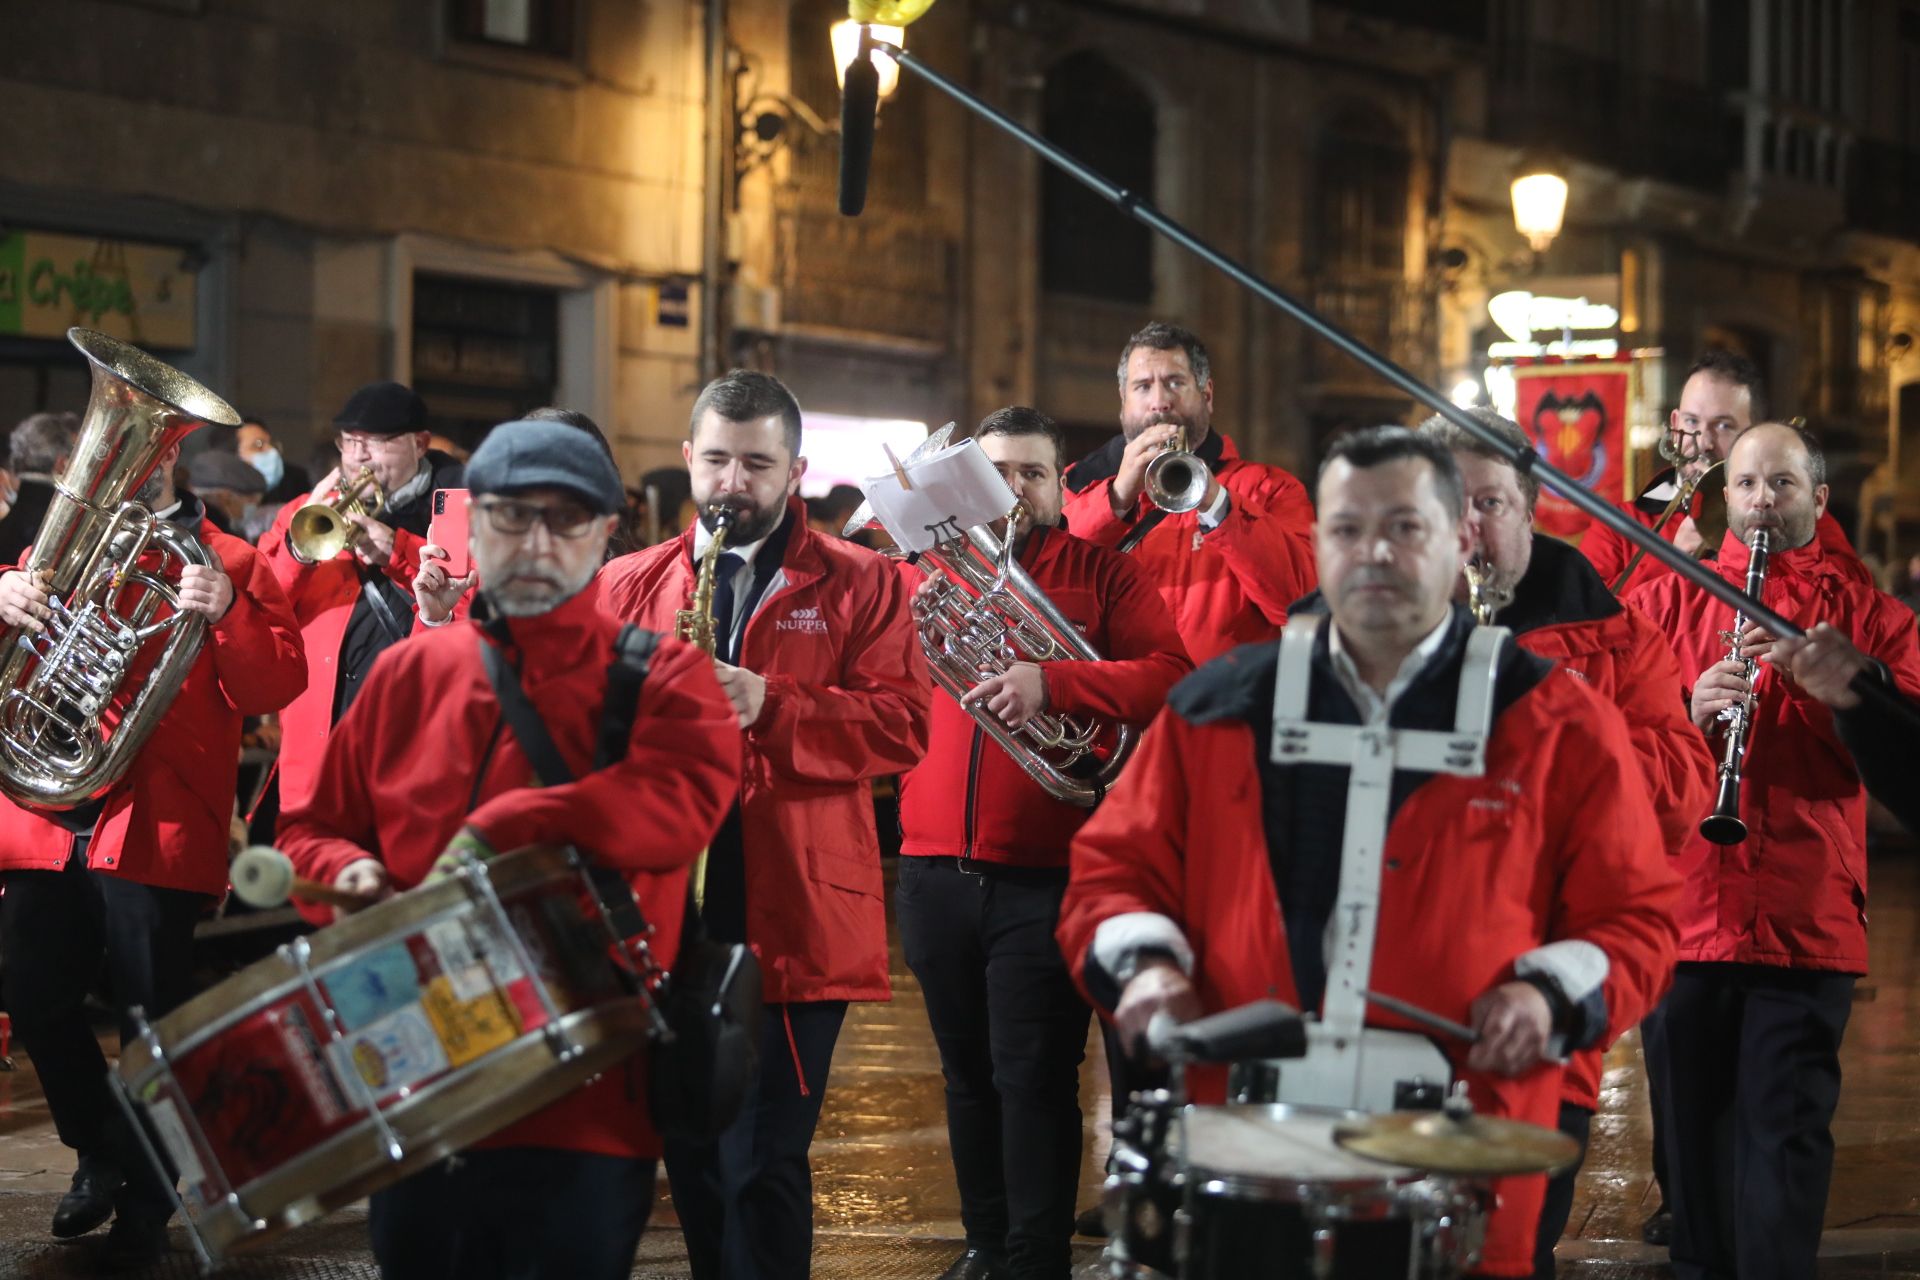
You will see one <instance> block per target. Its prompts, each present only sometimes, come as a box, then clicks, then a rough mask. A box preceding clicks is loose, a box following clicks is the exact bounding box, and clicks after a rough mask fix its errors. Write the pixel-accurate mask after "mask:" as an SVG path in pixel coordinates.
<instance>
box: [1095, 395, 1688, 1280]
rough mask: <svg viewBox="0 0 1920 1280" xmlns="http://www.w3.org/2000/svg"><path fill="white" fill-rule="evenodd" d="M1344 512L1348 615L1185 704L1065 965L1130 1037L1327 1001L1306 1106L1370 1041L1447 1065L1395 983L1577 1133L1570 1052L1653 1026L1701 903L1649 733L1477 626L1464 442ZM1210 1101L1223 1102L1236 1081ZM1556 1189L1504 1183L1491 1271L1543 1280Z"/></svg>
mask: <svg viewBox="0 0 1920 1280" xmlns="http://www.w3.org/2000/svg"><path fill="white" fill-rule="evenodd" d="M1317 498H1318V502H1317V506H1318V509H1319V513H1320V519H1319V522H1318V524H1317V525H1316V526H1315V530H1314V535H1315V549H1316V554H1317V559H1318V567H1319V576H1320V581H1321V584H1322V590H1323V591H1324V593H1325V596H1326V600H1327V602H1328V606H1329V609H1330V613H1331V617H1330V620H1329V619H1327V618H1321V617H1301V618H1296V619H1295V620H1294V621H1292V622H1290V623H1289V624H1288V627H1287V630H1286V632H1285V634H1284V635H1283V637H1282V638H1281V640H1280V641H1279V642H1278V643H1277V644H1275V643H1268V644H1264V645H1257V646H1248V647H1246V648H1243V649H1240V650H1237V651H1235V652H1234V653H1233V654H1230V655H1228V656H1226V657H1223V658H1220V659H1217V660H1216V661H1214V662H1212V663H1209V664H1208V665H1206V666H1205V667H1202V668H1201V669H1200V670H1199V671H1197V672H1195V673H1194V675H1192V676H1191V677H1189V678H1188V679H1186V680H1185V681H1183V682H1182V683H1181V684H1180V685H1179V686H1177V687H1176V688H1175V689H1174V691H1173V694H1172V697H1171V698H1170V700H1169V705H1168V708H1167V710H1166V711H1165V712H1163V713H1162V714H1161V716H1160V718H1159V720H1158V721H1156V723H1155V725H1154V727H1153V728H1152V729H1151V730H1149V732H1148V733H1147V735H1146V738H1145V740H1144V742H1143V744H1142V746H1141V749H1140V752H1139V754H1138V756H1137V757H1136V758H1135V759H1134V760H1133V762H1132V763H1131V764H1130V765H1129V767H1128V769H1127V772H1126V774H1125V775H1124V776H1123V777H1122V778H1121V779H1120V782H1119V785H1118V786H1117V787H1116V788H1115V790H1114V792H1113V793H1112V794H1111V795H1110V796H1109V797H1108V799H1107V802H1106V803H1105V804H1104V805H1103V806H1101V808H1100V809H1099V810H1098V811H1097V812H1096V813H1095V814H1094V816H1093V817H1092V819H1091V820H1089V821H1088V823H1087V825H1086V826H1084V827H1082V828H1081V830H1080V833H1079V835H1078V836H1077V837H1075V840H1074V846H1073V864H1072V878H1071V881H1070V883H1069V885H1068V889H1067V895H1066V900H1065V902H1064V904H1063V906H1062V908H1061V925H1060V931H1059V939H1060V944H1061V947H1062V949H1063V950H1064V951H1065V952H1066V954H1067V956H1068V959H1069V961H1070V963H1071V964H1072V965H1073V967H1074V970H1075V973H1076V976H1077V977H1078V978H1079V979H1080V980H1081V982H1082V984H1083V986H1084V988H1085V990H1086V991H1087V993H1088V994H1089V995H1090V996H1091V997H1093V998H1094V999H1095V1000H1096V1001H1097V1002H1098V1003H1099V1004H1100V1005H1101V1007H1103V1008H1106V1009H1109V1010H1112V1011H1113V1017H1114V1020H1115V1022H1116V1024H1117V1026H1118V1028H1119V1031H1120V1033H1121V1035H1122V1036H1123V1037H1124V1038H1125V1039H1126V1040H1128V1041H1129V1042H1137V1040H1138V1038H1139V1037H1140V1036H1141V1035H1142V1034H1143V1033H1144V1031H1145V1029H1146V1026H1147V1023H1148V1021H1149V1020H1150V1019H1151V1017H1152V1016H1153V1015H1154V1014H1156V1013H1160V1012H1166V1013H1168V1014H1169V1015H1171V1016H1173V1017H1174V1018H1175V1019H1177V1020H1182V1021H1184V1020H1187V1019H1190V1018H1192V1017H1194V1016H1196V1015H1198V1014H1200V1013H1202V1012H1209V1011H1214V1010H1218V1009H1222V1008H1227V1007H1231V1006H1235V1005H1239V1004H1242V1003H1245V1002H1247V1001H1249V1000H1254V999H1259V998H1263V997H1270V996H1271V997H1277V998H1279V999H1281V1000H1285V1001H1289V1002H1292V1003H1295V1004H1298V1005H1299V1006H1300V1007H1301V1008H1303V1009H1307V1010H1314V1009H1319V1010H1320V1014H1321V1022H1322V1025H1323V1026H1324V1027H1328V1028H1330V1029H1332V1030H1333V1031H1335V1032H1339V1033H1340V1034H1339V1035H1337V1036H1328V1037H1316V1043H1315V1048H1314V1052H1313V1053H1311V1054H1310V1055H1309V1057H1308V1058H1307V1059H1305V1060H1303V1061H1302V1062H1300V1063H1298V1064H1295V1063H1287V1064H1283V1065H1282V1068H1281V1076H1280V1100H1281V1101H1283V1102H1286V1101H1298V1100H1301V1095H1300V1089H1301V1088H1313V1089H1319V1090H1321V1091H1323V1092H1328V1091H1340V1092H1344V1093H1346V1094H1349V1095H1358V1094H1360V1093H1362V1092H1363V1089H1362V1086H1361V1084H1360V1080H1361V1077H1359V1076H1357V1075H1354V1074H1352V1068H1351V1066H1350V1063H1351V1058H1350V1056H1348V1055H1351V1054H1353V1053H1354V1052H1356V1049H1355V1048H1354V1046H1355V1045H1365V1044H1367V1043H1369V1042H1374V1043H1377V1044H1378V1045H1379V1051H1380V1052H1383V1053H1384V1052H1392V1053H1393V1054H1394V1055H1395V1056H1396V1057H1398V1056H1399V1055H1402V1054H1406V1053H1416V1052H1417V1053H1418V1054H1423V1055H1429V1056H1431V1055H1432V1054H1434V1053H1435V1052H1436V1048H1435V1047H1434V1046H1432V1045H1429V1043H1428V1042H1427V1041H1425V1040H1423V1039H1419V1038H1417V1037H1412V1036H1404V1037H1396V1036H1394V1035H1392V1034H1391V1033H1390V1032H1383V1031H1379V1030H1376V1028H1388V1029H1391V1028H1395V1027H1399V1028H1406V1027H1408V1026H1410V1025H1411V1024H1408V1023H1405V1022H1403V1021H1401V1020H1399V1019H1397V1018H1396V1017H1394V1016H1393V1015H1390V1014H1386V1013H1382V1012H1378V1011H1377V1010H1376V1008H1375V1007H1374V1006H1373V1005H1371V1004H1370V1003H1367V1002H1365V1001H1364V999H1363V997H1362V995H1361V991H1362V990H1363V989H1368V988H1370V989H1373V990H1377V991H1381V992H1384V993H1386V994H1388V995H1391V996H1396V997H1399V998H1400V999H1403V1000H1408V1001H1411V1002H1412V1003H1414V1004H1416V1005H1419V1006H1422V1007H1424V1008H1425V1009H1427V1010H1429V1011H1431V1012H1433V1013H1436V1014H1438V1015H1440V1016H1441V1017H1444V1018H1450V1019H1453V1020H1455V1021H1458V1022H1463V1023H1467V1024H1469V1025H1471V1026H1472V1027H1473V1028H1474V1029H1475V1030H1476V1031H1477V1032H1478V1033H1479V1037H1480V1039H1479V1041H1478V1043H1476V1044H1475V1045H1474V1046H1473V1047H1472V1048H1471V1050H1465V1049H1462V1048H1460V1047H1458V1046H1453V1045H1448V1046H1446V1053H1447V1062H1446V1063H1445V1064H1444V1065H1447V1066H1450V1067H1451V1069H1452V1071H1453V1072H1454V1074H1455V1075H1456V1076H1457V1077H1458V1078H1461V1079H1464V1080H1465V1081H1466V1083H1467V1085H1468V1087H1469V1090H1470V1093H1471V1096H1472V1099H1473V1101H1474V1104H1475V1105H1476V1107H1478V1108H1479V1109H1480V1110H1481V1111H1483V1112H1487V1113H1491V1114H1494V1115H1499V1116H1505V1117H1510V1118H1515V1119H1520V1120H1525V1121H1530V1122H1532V1123H1535V1124H1546V1125H1551V1124H1552V1123H1553V1122H1554V1119H1555V1113H1556V1111H1557V1107H1558V1102H1559V1096H1560V1076H1561V1072H1560V1070H1559V1068H1558V1066H1557V1065H1555V1064H1554V1063H1553V1062H1552V1058H1553V1057H1554V1056H1556V1055H1557V1054H1559V1053H1560V1052H1562V1051H1563V1050H1566V1049H1575V1048H1580V1047H1584V1046H1585V1045H1587V1044H1591V1043H1594V1042H1596V1041H1598V1040H1600V1039H1602V1038H1603V1037H1605V1036H1606V1035H1608V1034H1609V1033H1610V1032H1611V1031H1612V1030H1614V1029H1616V1028H1618V1027H1621V1026H1627V1025H1631V1024H1632V1023H1633V1022H1634V1021H1635V1020H1636V1019H1637V1018H1638V1017H1639V1016H1640V1014H1641V1013H1642V1012H1643V1011H1644V1010H1645V1009H1646V1007H1647V1006H1648V1005H1649V1004H1650V1003H1651V1002H1652V1000H1653V998H1654V997H1655V996H1656V995H1657V994H1658V993H1659V990H1660V988H1661V986H1662V985H1663V984H1664V982H1665V981H1666V977H1667V973H1668V969H1669V966H1670V964H1671V958H1672V948H1673V929H1672V925H1671V923H1670V921H1669V915H1670V912H1671V908H1672V903H1673V899H1674V894H1675V891H1676V883H1675V880H1674V877H1673V874H1672V873H1671V872H1670V871H1669V870H1667V869H1666V868H1665V867H1664V866H1662V865H1661V864H1660V862H1659V860H1657V859H1650V858H1648V857H1647V856H1646V851H1647V850H1648V849H1649V848H1657V847H1658V843H1659V835H1658V828H1657V826H1656V824H1655V820H1654V816H1653V810H1652V806H1651V805H1650V804H1649V802H1648V800H1647V798H1646V780H1645V777H1644V774H1643V772H1642V770H1641V767H1640V765H1639V763H1638V762H1637V761H1636V760H1635V758H1634V752H1633V748H1632V745H1631V743H1630V741H1629V738H1628V735H1627V729H1626V725H1625V723H1624V721H1623V719H1622V717H1621V715H1620V713H1619V712H1618V711H1617V710H1615V709H1614V708H1613V707H1611V706H1609V705H1608V704H1607V703H1606V702H1605V701H1604V700H1602V699H1601V698H1600V697H1599V696H1598V695H1596V694H1595V693H1594V692H1593V691H1592V690H1591V689H1590V688H1588V687H1587V686H1586V683H1585V682H1584V681H1581V680H1579V679H1577V678H1575V677H1573V676H1571V675H1569V674H1567V673H1564V672H1557V671H1555V669H1554V668H1553V666H1552V664H1550V663H1548V662H1546V661H1545V660H1543V659H1540V658H1537V657H1534V656H1532V655H1531V654H1527V653H1525V652H1523V651H1521V650H1520V649H1518V648H1517V647H1516V646H1514V645H1513V644H1512V643H1511V642H1510V641H1509V640H1507V638H1506V637H1505V636H1504V634H1503V633H1502V632H1500V631H1497V630H1492V629H1486V628H1476V627H1474V626H1473V624H1472V620H1471V619H1470V618H1469V616H1468V615H1467V613H1466V611H1465V610H1464V609H1462V608H1459V607H1457V606H1454V605H1452V604H1451V598H1452V595H1453V592H1454V588H1455V584H1456V583H1457V581H1458V579H1459V577H1460V574H1461V571H1462V567H1463V565H1464V563H1465V562H1466V559H1467V556H1468V553H1469V552H1470V550H1471V548H1472V539H1473V535H1472V531H1471V530H1470V529H1469V527H1468V526H1467V525H1466V523H1465V522H1464V520H1463V518H1462V517H1463V505H1464V503H1463V497H1462V492H1461V482H1460V475H1459V471H1458V469H1457V468H1456V467H1455V466H1454V463H1453V458H1452V455H1451V454H1450V453H1448V451H1447V450H1446V449H1445V448H1444V447H1443V446H1441V445H1440V444H1439V443H1438V442H1436V441H1432V440H1428V439H1424V438H1422V437H1420V436H1418V435H1415V434H1414V433H1412V432H1408V431H1405V430H1402V429H1400V428H1391V427H1388V428H1379V429H1375V430H1370V431H1363V432H1357V433H1354V434H1352V435H1349V436H1346V437H1344V438H1342V439H1341V440H1339V441H1337V442H1336V443H1335V444H1334V446H1333V448H1332V450H1331V451H1330V453H1329V456H1328V458H1327V461H1326V462H1325V463H1324V464H1323V466H1322V468H1321V472H1320V481H1319V491H1318V494H1317ZM1356 725H1357V726H1361V729H1362V732H1361V734H1360V736H1359V737H1358V738H1357V739H1356V738H1355V737H1354V736H1353V735H1352V734H1351V733H1350V732H1331V733H1330V732H1326V727H1327V726H1356ZM1276 729H1278V730H1281V731H1283V732H1278V733H1277V732H1276ZM1461 741H1466V742H1468V743H1470V744H1471V745H1472V750H1471V752H1470V753H1469V755H1468V757H1467V761H1470V762H1471V763H1468V762H1463V761H1462V759H1461V757H1460V749H1459V748H1458V747H1456V746H1453V745H1451V744H1456V743H1459V742H1461ZM1356 745H1357V746H1358V748H1359V750H1357V751H1356ZM1369 745H1372V746H1373V747H1376V748H1384V749H1380V750H1368V749H1367V748H1368V747H1369ZM1454 769H1461V770H1463V771H1462V772H1459V773H1456V772H1452V771H1451V770H1454ZM1380 787H1386V788H1389V789H1390V795H1391V797H1392V803H1391V805H1390V807H1389V809H1388V811H1387V812H1382V811H1381V807H1380V806H1378V805H1377V804H1375V803H1372V801H1371V796H1372V794H1373V793H1374V790H1375V789H1376V788H1380ZM1343 797H1344V798H1345V799H1343ZM1276 901H1277V903H1278V907H1279V910H1277V911H1276V910H1275V903H1276ZM1376 904H1377V905H1376ZM1341 953H1343V954H1346V955H1349V956H1358V957H1365V959H1364V960H1361V961H1354V960H1348V961H1344V962H1342V963H1341V964H1340V965H1338V966H1335V965H1333V964H1332V963H1331V962H1330V960H1329V955H1330V954H1341ZM1323 997H1324V1003H1323ZM1363 1025H1364V1030H1363V1029H1362V1028H1363ZM1396 1045H1397V1046H1398V1047H1397V1048H1396V1047H1395V1046H1396ZM1416 1046H1417V1048H1416ZM1316 1058H1317V1059H1318V1062H1316ZM1328 1064H1332V1066H1331V1069H1329V1066H1328ZM1296 1073H1297V1074H1296ZM1428 1078H1431V1077H1428ZM1296 1080H1297V1081H1299V1082H1301V1084H1300V1085H1296V1084H1294V1083H1293V1082H1294V1081H1296ZM1190 1083H1191V1084H1193V1085H1194V1086H1195V1087H1196V1091H1197V1092H1198V1093H1200V1094H1201V1095H1202V1096H1204V1095H1206V1094H1207V1093H1209V1092H1211V1093H1213V1094H1214V1096H1216V1097H1217V1096H1218V1095H1217V1088H1218V1080H1217V1078H1210V1077H1207V1076H1204V1075H1196V1078H1195V1079H1194V1080H1192V1081H1190ZM1363 1105H1366V1106H1367V1107H1368V1108H1369V1109H1385V1108H1386V1107H1387V1106H1390V1105H1391V1102H1390V1100H1375V1099H1366V1100H1365V1101H1364V1102H1363ZM1544 1182H1545V1180H1544V1178H1542V1177H1538V1176H1535V1177H1530V1178H1513V1179H1503V1180H1501V1181H1500V1182H1498V1183H1496V1190H1498V1191H1499V1192H1500V1195H1501V1200H1500V1205H1499V1207H1498V1208H1497V1209H1496V1210H1495V1211H1494V1213H1493V1215H1492V1218H1491V1220H1490V1222H1489V1224H1488V1233H1487V1241H1486V1246H1485V1249H1484V1251H1483V1253H1482V1258H1481V1264H1480V1266H1481V1269H1482V1272H1483V1273H1484V1274H1488V1275H1496V1276H1525V1275H1529V1274H1531V1272H1532V1269H1533V1246H1534V1229H1535V1224H1536V1222H1537V1220H1538V1218H1539V1213H1540V1203H1541V1195H1542V1192H1543V1189H1544Z"/></svg>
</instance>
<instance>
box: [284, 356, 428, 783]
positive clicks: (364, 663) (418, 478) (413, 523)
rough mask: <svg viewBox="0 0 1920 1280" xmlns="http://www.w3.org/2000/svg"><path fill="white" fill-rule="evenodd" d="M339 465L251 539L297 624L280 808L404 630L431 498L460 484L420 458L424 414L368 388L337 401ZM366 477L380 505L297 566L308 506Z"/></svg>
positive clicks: (395, 391) (398, 392) (380, 386)
mask: <svg viewBox="0 0 1920 1280" xmlns="http://www.w3.org/2000/svg"><path fill="white" fill-rule="evenodd" d="M333 424H334V426H335V428H337V429H338V431H339V433H340V434H339V443H340V467H339V469H338V470H337V471H336V472H334V473H333V474H331V475H328V476H325V477H323V478H322V479H321V481H320V483H319V484H318V485H317V486H315V488H314V491H313V493H312V494H311V495H309V496H307V497H305V498H296V499H295V500H293V501H291V502H288V503H287V504H286V505H285V506H283V507H281V508H280V514H279V516H277V517H276V518H275V520H274V522H273V527H272V528H271V529H269V530H268V531H267V532H266V533H265V534H263V535H261V538H260V551H261V554H263V555H265V556H266V558H267V563H268V564H270V565H271V566H273V572H274V574H275V575H276V576H277V577H278V578H279V579H280V585H281V586H282V587H284V588H285V589H286V593H287V598H288V599H290V600H291V601H292V602H293V610H294V613H295V615H296V616H298V617H299V619H300V629H301V633H302V636H303V638H304V639H305V642H306V650H307V673H308V674H307V689H306V692H305V693H303V694H301V695H300V697H299V698H297V699H295V700H294V703H293V705H292V706H290V707H288V708H287V709H286V712H285V714H283V715H282V716H281V717H280V727H281V739H280V760H279V764H278V767H277V769H276V773H275V776H276V778H277V780H278V800H277V803H278V805H279V807H280V809H281V810H283V811H284V810H287V809H291V808H293V807H294V806H296V805H298V804H302V803H304V802H305V801H306V799H307V797H308V796H310V795H311V794H312V793H313V786H314V779H315V776H316V775H317V774H318V772H319V769H320V755H321V752H322V751H323V750H324V749H325V747H326V742H327V734H328V732H329V731H330V730H331V729H332V728H333V726H334V725H335V724H336V723H337V722H338V721H339V719H340V717H341V716H343V715H345V714H346V712H347V708H348V707H349V706H351V705H352V704H353V699H354V697H355V695H356V694H358V692H359V690H360V683H361V681H363V680H364V679H366V676H367V673H368V672H369V671H371V670H372V669H373V660H374V659H375V658H377V657H379V656H380V653H381V651H382V650H384V649H386V648H387V647H388V646H389V645H392V644H395V643H397V642H398V641H400V640H403V639H405V638H406V637H407V636H408V635H409V634H410V633H411V632H412V630H413V619H414V604H413V596H412V586H413V577H414V575H415V574H416V573H418V572H419V570H420V548H421V547H422V546H424V545H425V544H426V533H427V524H428V521H429V520H430V518H431V508H432V503H433V491H434V490H435V489H457V488H459V487H460V486H461V484H462V481H461V478H460V476H461V471H460V464H459V463H458V462H456V461H455V460H454V459H452V458H450V457H448V456H447V455H445V454H443V453H438V452H430V451H429V450H428V449H427V439H428V433H427V406H426V404H425V403H424V402H423V401H422V400H421V399H420V397H419V396H417V395H415V394H414V393H413V391H412V390H410V389H409V388H407V387H404V386H402V385H400V384H399V383H397V382H376V383H373V384H371V385H370V386H365V387H362V388H360V389H359V390H358V391H356V392H354V393H353V395H351V396H350V397H348V399H347V403H346V406H345V407H344V408H342V409H341V410H340V415H339V416H338V417H336V418H335V419H334V420H333ZM363 468H365V469H371V470H372V472H373V474H374V478H375V479H376V480H378V481H379V482H380V487H381V489H382V491H383V492H385V494H386V495H387V501H386V505H385V506H384V507H383V508H382V509H381V510H379V511H378V512H375V513H374V514H372V515H356V516H351V517H349V521H350V522H351V523H352V525H353V526H354V529H353V538H352V540H351V541H350V542H349V543H348V544H347V546H346V547H344V548H343V549H342V550H341V551H340V552H339V554H337V555H335V556H333V557H332V558H331V559H328V560H324V561H321V562H319V563H317V564H316V563H311V562H309V561H306V560H304V559H302V558H301V556H300V553H299V552H297V551H295V550H294V548H293V546H292V544H291V543H289V542H288V541H287V533H288V530H289V528H290V527H291V526H292V523H293V517H294V515H295V514H296V513H298V512H299V510H300V509H301V508H302V507H304V506H306V505H307V504H308V503H309V502H332V501H334V500H335V491H336V489H337V488H338V486H339V484H340V483H341V481H342V480H343V479H344V480H346V481H348V482H351V481H352V480H353V478H354V477H355V476H357V475H358V474H359V473H360V472H361V470H362V469H363Z"/></svg>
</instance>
